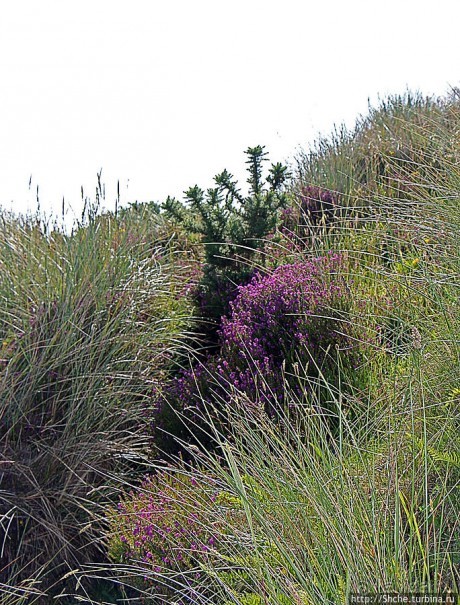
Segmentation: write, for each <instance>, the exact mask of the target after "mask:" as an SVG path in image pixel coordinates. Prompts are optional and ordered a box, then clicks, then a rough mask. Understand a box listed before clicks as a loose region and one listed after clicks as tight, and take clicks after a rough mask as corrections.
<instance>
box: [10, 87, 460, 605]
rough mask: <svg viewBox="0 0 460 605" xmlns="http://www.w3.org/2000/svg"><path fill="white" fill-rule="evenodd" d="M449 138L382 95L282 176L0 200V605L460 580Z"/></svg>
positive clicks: (455, 156) (246, 597) (456, 234)
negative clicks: (63, 212) (64, 223)
mask: <svg viewBox="0 0 460 605" xmlns="http://www.w3.org/2000/svg"><path fill="white" fill-rule="evenodd" d="M459 132H460V103H459V100H458V98H457V97H456V96H455V94H454V95H452V96H451V97H449V98H447V99H423V98H421V97H418V96H410V95H408V96H406V97H404V98H391V99H388V100H387V101H385V102H383V103H382V104H381V106H380V107H378V108H376V109H371V110H370V113H369V115H368V116H366V117H365V118H361V119H359V120H358V122H357V124H356V127H355V129H354V130H353V131H350V132H348V131H340V132H336V133H335V134H333V135H332V136H331V137H330V138H328V139H323V140H320V141H319V142H318V143H317V145H316V146H315V147H314V148H313V149H312V150H310V151H305V152H303V153H300V154H299V155H298V156H297V158H295V160H294V161H293V166H292V167H291V173H292V174H291V178H290V181H286V175H287V171H285V170H284V168H283V167H282V166H281V165H279V164H278V165H273V166H272V169H271V171H270V172H269V173H268V178H267V179H264V178H263V168H264V164H263V162H264V156H263V150H262V149H259V148H253V149H252V150H248V156H249V160H248V170H249V172H250V179H249V183H250V189H249V192H248V193H247V194H244V195H243V194H241V193H240V191H239V189H238V187H237V184H236V183H234V182H233V180H232V178H233V177H232V176H231V175H229V174H228V173H226V172H224V173H222V174H221V175H218V177H216V188H215V189H214V190H209V191H208V192H207V194H206V195H205V194H204V192H201V193H200V190H199V189H198V188H193V189H191V190H190V191H189V192H188V200H189V205H188V206H181V204H180V203H178V202H176V201H174V200H168V203H167V204H166V206H165V210H164V211H160V210H159V209H158V207H157V206H154V205H150V206H140V205H133V206H132V207H131V208H130V209H128V210H124V211H122V212H121V213H120V214H119V215H118V216H116V217H115V216H113V215H104V216H101V217H97V216H91V217H89V219H88V220H87V222H86V223H85V225H80V226H79V227H78V228H77V229H75V230H74V231H73V233H72V234H70V235H64V234H62V233H60V232H57V231H53V230H49V229H47V228H46V227H44V226H43V225H40V224H38V223H37V221H34V220H33V219H30V220H19V219H16V218H13V217H9V216H4V217H3V220H2V225H1V235H0V265H1V271H0V333H1V342H2V343H3V344H2V352H1V355H0V358H1V359H0V364H1V365H0V402H1V412H0V413H1V417H2V423H1V443H2V449H1V456H2V458H1V465H2V467H1V471H2V474H1V475H0V477H1V479H0V480H1V487H0V519H1V520H2V527H3V530H4V537H3V540H2V548H1V550H0V557H1V565H0V582H1V585H0V586H1V587H0V590H3V596H2V599H3V600H2V601H1V602H2V603H5V604H10V603H11V604H12V603H30V602H36V603H48V602H51V598H54V597H56V599H55V601H54V602H59V603H74V602H77V601H76V600H75V599H76V598H78V599H79V601H78V602H88V603H90V602H94V603H102V602H105V603H122V602H125V601H124V599H131V600H130V601H129V602H139V603H140V602H142V603H159V602H167V603H177V602H180V603H191V602H193V603H198V602H208V603H209V602H211V603H216V604H222V605H223V604H224V603H230V602H232V603H241V604H245V605H249V604H259V603H280V604H281V605H291V604H292V605H297V604H299V605H300V604H302V605H303V604H305V605H309V604H316V603H331V604H332V603H334V604H335V603H337V604H339V603H346V602H348V598H349V596H350V594H351V593H356V592H361V593H364V592H376V591H388V592H400V593H403V592H423V591H427V592H432V593H437V594H441V593H445V592H449V591H451V592H459V590H460V539H459V536H460V527H459V503H460V497H459V481H460V443H459V405H460V363H459V362H460V315H459V311H458V309H459V284H460V279H459V276H460V254H459V251H460V202H459V200H460V139H459V134H458V133H459ZM254 158H255V159H254ZM257 158H258V159H257ZM251 162H252V163H251ZM206 196H207V197H206ZM261 217H262V218H261ZM262 219H263V220H262ZM261 225H264V226H263V228H262V227H261ZM213 234H218V235H215V236H213ZM213 237H214V239H213ZM216 309H220V311H219V312H218V313H217V312H216ZM221 313H224V314H225V315H224V316H223V317H221V316H220V314H221ZM63 576H66V577H65V579H64V580H63V579H62V578H63ZM58 595H60V596H58ZM75 595H78V596H75ZM127 602H128V601H127Z"/></svg>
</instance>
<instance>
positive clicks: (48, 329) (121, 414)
mask: <svg viewBox="0 0 460 605" xmlns="http://www.w3.org/2000/svg"><path fill="white" fill-rule="evenodd" d="M134 210H135V211H133V212H127V213H124V214H123V215H122V217H121V218H117V217H115V216H113V215H110V214H107V215H102V216H95V215H91V216H90V217H89V219H88V220H87V221H86V222H85V224H79V225H76V226H75V227H74V230H73V232H72V233H71V234H66V233H64V232H62V231H60V230H56V229H51V228H49V227H48V226H47V225H46V224H43V222H42V223H40V221H39V220H38V219H37V218H15V217H12V216H8V215H6V214H4V215H2V217H1V218H0V439H1V450H0V456H1V458H0V465H1V467H0V519H1V520H2V521H1V523H2V529H3V535H2V538H1V544H0V583H1V585H2V590H3V589H4V591H5V594H6V595H9V597H10V598H11V602H12V603H13V602H18V603H19V602H22V601H21V598H22V599H24V602H26V601H27V602H35V601H34V599H35V600H36V601H38V602H42V603H49V602H50V599H51V598H52V597H53V595H54V596H55V595H56V593H57V592H58V591H59V590H64V589H65V587H66V584H65V583H59V578H61V577H62V576H64V575H65V574H67V575H69V574H71V572H72V571H73V570H75V569H77V568H80V567H81V566H82V565H83V564H84V563H85V562H95V561H98V560H101V557H103V555H102V554H101V553H102V551H101V548H100V545H99V543H98V537H99V535H100V527H101V525H100V523H99V521H98V519H99V517H100V506H101V505H102V504H103V503H107V502H110V501H111V498H112V497H113V494H114V490H115V486H116V485H119V484H120V481H121V479H120V478H121V477H122V476H124V477H127V476H131V477H133V474H134V475H135V474H136V473H137V472H138V470H137V469H138V467H137V466H136V460H141V459H142V457H143V456H144V455H145V452H146V447H147V444H146V439H145V437H144V435H145V432H146V431H145V424H146V412H147V409H148V407H149V405H150V401H151V397H152V393H153V391H154V390H155V388H156V385H157V384H158V382H159V381H160V380H161V379H162V378H163V376H164V374H165V373H166V372H167V371H168V367H169V364H170V360H171V359H172V357H173V356H174V355H175V353H176V351H177V349H178V348H179V347H180V346H181V342H182V341H183V337H184V334H185V333H186V330H187V325H188V318H189V317H190V313H191V310H190V307H189V304H188V303H187V298H186V297H184V296H183V294H184V292H185V291H186V290H187V287H188V280H189V273H188V271H187V266H186V264H184V263H182V269H179V268H178V266H177V265H176V266H174V268H173V265H174V253H173V251H172V250H173V247H172V246H171V236H170V233H169V232H168V230H167V228H166V227H165V225H164V223H162V221H161V220H159V219H158V217H155V216H154V215H153V214H152V213H151V212H148V211H147V210H144V211H141V210H140V209H134ZM142 213H143V216H140V215H141V214H142ZM128 471H129V475H127V473H128ZM115 477H117V479H115ZM53 586H54V588H53ZM80 588H81V590H82V591H83V589H84V588H85V585H84V583H83V585H82V586H81V587H80ZM82 594H83V593H82ZM40 595H41V596H40ZM26 597H29V600H27V599H26ZM5 598H6V597H5ZM15 598H16V599H17V600H16V601H15V600H14V599H15ZM7 602H9V601H7ZM59 602H66V601H65V599H63V600H62V601H59ZM69 602H73V601H69Z"/></svg>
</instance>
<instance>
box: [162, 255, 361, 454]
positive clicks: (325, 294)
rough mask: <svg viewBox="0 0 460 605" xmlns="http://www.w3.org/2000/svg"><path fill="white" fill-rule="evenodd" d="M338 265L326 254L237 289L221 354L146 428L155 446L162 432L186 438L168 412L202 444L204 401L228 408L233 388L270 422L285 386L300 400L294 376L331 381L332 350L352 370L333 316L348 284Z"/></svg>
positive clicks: (183, 383)
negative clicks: (179, 418)
mask: <svg viewBox="0 0 460 605" xmlns="http://www.w3.org/2000/svg"><path fill="white" fill-rule="evenodd" d="M340 263H341V259H340V257H338V256H336V255H329V256H326V257H322V258H317V259H313V260H309V261H304V262H300V263H296V264H291V265H283V266H280V267H278V268H277V269H275V270H274V271H273V273H271V274H269V275H264V274H256V275H255V276H254V277H253V278H252V280H251V281H250V282H249V284H247V285H245V286H239V288H238V295H237V297H236V298H235V299H234V300H233V301H232V302H231V303H230V314H229V316H228V317H223V318H222V320H221V327H220V330H219V344H220V350H219V353H218V354H216V355H213V356H209V357H208V359H207V360H206V362H205V363H203V364H202V365H201V366H198V367H197V368H195V369H193V370H183V371H182V372H181V374H180V375H179V376H178V377H177V378H176V379H175V380H173V382H172V383H171V385H170V387H169V389H168V390H167V391H166V393H164V394H163V401H161V400H160V399H159V400H158V402H157V406H156V414H155V418H154V419H153V423H152V424H153V429H154V434H155V438H156V441H157V444H161V445H160V447H162V448H163V447H164V444H165V443H166V442H165V441H163V442H162V441H161V434H163V435H165V431H167V432H169V433H172V434H174V435H176V436H179V437H181V438H186V437H187V435H186V432H187V429H186V428H185V427H184V426H183V423H182V426H181V423H180V422H178V421H177V415H176V413H175V411H174V410H178V411H179V412H180V413H181V414H182V415H183V418H185V420H186V421H188V423H189V425H190V427H193V431H194V433H195V437H197V438H198V439H199V440H200V441H201V442H202V443H204V444H205V445H208V443H207V442H206V438H205V432H204V431H203V432H201V431H200V414H201V412H202V411H203V410H202V407H203V405H204V404H203V402H206V401H212V402H214V403H216V401H217V402H218V401H219V400H220V401H222V402H225V401H226V402H229V401H230V398H231V396H232V389H236V390H237V391H240V392H242V393H244V394H245V395H246V396H247V398H248V401H250V402H252V403H255V404H256V403H261V404H263V406H264V408H265V410H266V411H267V412H268V413H269V414H271V415H275V413H276V411H277V409H280V407H282V406H283V405H284V403H285V393H286V382H287V383H290V386H291V387H292V388H294V389H295V390H296V391H297V393H298V395H299V396H300V397H302V388H301V386H300V384H299V378H298V377H297V376H296V375H295V374H298V375H299V376H300V378H302V377H304V378H306V377H308V378H312V379H314V378H317V377H318V374H319V373H318V368H320V369H321V374H322V375H323V376H324V377H325V379H326V380H327V381H328V382H329V383H332V384H333V383H334V382H335V381H336V378H337V360H336V357H335V354H336V347H338V348H340V349H341V357H342V364H343V362H344V361H346V360H348V361H347V363H348V364H350V363H353V358H354V356H355V353H354V350H353V348H352V346H351V341H350V340H349V339H348V338H347V337H346V336H344V335H343V334H342V332H343V326H342V325H341V324H340V321H339V317H338V314H337V312H334V310H333V309H335V308H337V307H341V308H344V306H345V305H346V302H347V299H348V295H347V288H346V284H345V283H344V281H343V280H342V279H341V278H340V277H338V275H337V271H338V269H339V268H340ZM344 353H345V356H346V359H345V358H344ZM294 370H295V371H294ZM303 389H305V387H303ZM207 411H209V410H207ZM157 429H160V430H159V431H158V430H157ZM171 445H172V442H171V441H170V443H169V445H168V446H167V447H166V448H165V449H166V450H168V449H169V448H170V447H171Z"/></svg>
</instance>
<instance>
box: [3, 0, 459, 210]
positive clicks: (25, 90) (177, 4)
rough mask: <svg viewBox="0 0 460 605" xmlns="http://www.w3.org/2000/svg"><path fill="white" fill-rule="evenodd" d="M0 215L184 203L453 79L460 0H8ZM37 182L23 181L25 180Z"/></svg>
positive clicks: (454, 82) (451, 83) (5, 9)
mask: <svg viewBox="0 0 460 605" xmlns="http://www.w3.org/2000/svg"><path fill="white" fill-rule="evenodd" d="M1 9H2V10H1V12H0V205H3V206H4V207H6V208H8V209H10V208H13V209H15V210H17V211H24V210H25V209H26V208H27V207H31V208H35V205H36V202H35V195H36V186H37V184H38V185H39V188H40V189H39V195H40V202H41V207H42V209H45V210H49V209H54V210H55V211H56V212H59V211H60V208H61V203H62V197H63V196H65V200H66V204H70V205H71V206H72V207H73V208H74V209H75V210H77V211H79V210H80V187H81V186H82V185H83V187H84V190H85V194H86V195H89V196H91V197H94V190H95V185H96V174H97V172H98V171H99V170H100V169H101V168H102V180H103V181H104V182H105V184H106V206H107V207H109V208H113V206H114V200H115V196H116V183H117V180H118V179H119V180H120V188H121V201H122V203H123V202H125V203H126V202H129V201H134V200H136V199H137V200H139V201H148V200H163V199H164V198H165V197H166V196H167V195H168V194H171V195H175V196H177V197H181V196H182V192H183V191H184V190H185V189H187V188H188V187H189V186H191V185H194V184H195V183H197V184H199V185H200V186H201V187H207V186H210V185H211V184H212V177H213V176H214V175H215V174H216V173H217V172H220V171H221V170H222V169H223V168H228V169H229V170H230V171H231V172H232V173H233V174H235V175H236V176H239V177H240V178H244V179H245V178H246V177H245V172H244V159H245V157H244V154H243V151H244V150H245V149H246V148H247V147H248V146H255V145H257V144H265V145H266V146H267V150H268V151H269V152H270V159H272V160H273V161H278V160H284V159H288V158H289V157H290V156H292V154H293V153H294V151H295V148H296V147H297V146H299V145H301V146H303V147H306V146H307V145H308V143H311V142H312V141H313V140H314V139H315V138H316V135H317V134H318V132H323V133H324V134H327V133H329V132H330V131H331V130H332V128H333V125H334V123H337V124H340V123H341V122H343V121H345V122H346V123H347V124H348V125H350V126H351V125H353V123H354V120H355V118H356V117H357V115H358V114H359V113H365V112H366V110H367V102H368V98H370V99H371V101H373V102H375V101H376V100H377V95H378V94H380V95H381V96H385V95H386V94H388V93H403V92H404V91H405V89H406V87H409V88H410V89H411V90H417V89H418V90H421V91H422V92H423V93H426V94H431V93H435V94H444V93H446V92H447V91H448V89H449V87H450V86H457V85H459V84H460V69H459V68H460V44H459V37H458V26H459V22H460V19H459V18H460V1H459V0H437V1H436V2H433V1H430V2H428V1H426V0H414V1H413V0H322V1H320V0H312V1H310V0H303V1H302V0H279V1H277V2H275V1H272V0H265V1H259V0H245V1H242V0H233V1H232V2H228V1H225V2H224V1H223V0H162V1H159V0H149V1H148V0H129V1H128V0H125V1H117V0H89V1H88V0H78V1H76V0H74V1H73V2H70V1H69V0H67V1H65V0H56V1H55V0H40V1H38V0H29V1H28V0H3V1H2V2H1ZM31 175H32V187H31V189H30V190H29V179H30V177H31Z"/></svg>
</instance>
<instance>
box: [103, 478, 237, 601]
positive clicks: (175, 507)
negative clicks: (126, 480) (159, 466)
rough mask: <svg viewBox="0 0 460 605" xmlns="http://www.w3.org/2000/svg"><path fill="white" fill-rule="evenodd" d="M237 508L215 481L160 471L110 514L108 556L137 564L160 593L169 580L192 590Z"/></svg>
mask: <svg viewBox="0 0 460 605" xmlns="http://www.w3.org/2000/svg"><path fill="white" fill-rule="evenodd" d="M231 508H233V509H234V511H233V512H234V514H240V513H238V511H237V509H238V508H239V507H238V506H237V503H236V502H234V501H230V500H229V499H228V497H226V494H225V493H220V490H219V488H218V487H217V484H216V482H215V481H214V480H212V479H211V478H208V477H203V476H202V475H201V474H199V473H197V474H196V475H190V474H187V473H184V472H182V471H180V470H172V469H171V470H169V469H168V470H161V471H158V472H157V473H156V474H155V475H152V476H149V477H147V478H146V479H145V481H144V482H143V484H142V486H141V488H140V489H138V490H136V491H131V492H130V493H129V494H127V495H125V496H124V497H123V498H122V499H121V500H120V502H119V504H118V507H117V508H116V509H112V510H111V511H110V514H109V524H110V543H109V554H110V557H111V559H112V560H113V561H115V562H118V563H120V562H121V563H129V562H135V563H136V564H137V565H139V566H140V567H142V569H144V570H145V573H144V582H145V581H147V583H150V584H151V585H153V587H154V588H155V591H156V593H157V594H158V591H159V590H161V589H162V587H163V590H165V584H164V583H166V584H167V578H168V575H169V577H173V578H175V579H176V581H177V580H178V577H177V574H179V575H180V578H181V580H182V582H181V583H182V585H189V586H190V587H193V586H194V585H196V584H197V583H199V581H200V571H199V570H200V564H202V563H205V562H208V563H209V562H211V561H212V560H215V559H216V557H217V556H218V553H217V547H218V546H219V544H220V542H221V540H222V537H223V536H224V534H225V531H226V528H225V525H226V518H227V514H232V513H231V511H230V509H231Z"/></svg>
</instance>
